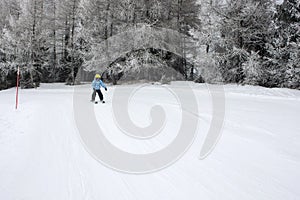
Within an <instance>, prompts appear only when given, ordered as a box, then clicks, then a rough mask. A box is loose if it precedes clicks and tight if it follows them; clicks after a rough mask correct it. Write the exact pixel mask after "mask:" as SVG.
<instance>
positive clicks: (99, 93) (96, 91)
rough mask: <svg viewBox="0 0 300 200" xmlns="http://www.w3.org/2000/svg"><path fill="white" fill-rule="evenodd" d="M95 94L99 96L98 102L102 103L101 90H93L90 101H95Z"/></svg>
mask: <svg viewBox="0 0 300 200" xmlns="http://www.w3.org/2000/svg"><path fill="white" fill-rule="evenodd" d="M96 93H97V94H98V95H99V98H100V100H101V101H103V94H102V92H101V90H94V91H93V94H92V101H95V98H96Z"/></svg>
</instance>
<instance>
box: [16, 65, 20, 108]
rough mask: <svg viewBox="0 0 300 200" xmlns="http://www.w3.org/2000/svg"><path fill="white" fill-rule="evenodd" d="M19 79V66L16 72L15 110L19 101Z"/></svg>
mask: <svg viewBox="0 0 300 200" xmlns="http://www.w3.org/2000/svg"><path fill="white" fill-rule="evenodd" d="M19 80H20V67H18V72H17V91H16V110H17V109H18V103H19Z"/></svg>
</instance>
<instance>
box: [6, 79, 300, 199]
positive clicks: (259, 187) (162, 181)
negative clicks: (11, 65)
mask: <svg viewBox="0 0 300 200" xmlns="http://www.w3.org/2000/svg"><path fill="white" fill-rule="evenodd" d="M173 84H177V85H176V87H181V84H180V83H173ZM83 87H86V90H88V91H90V90H91V89H90V85H86V86H83ZM116 87H132V86H129V85H127V86H126V85H125V86H124V85H121V86H110V87H108V92H105V91H103V93H104V96H105V100H106V104H97V105H95V104H91V102H89V100H90V96H87V103H88V104H90V105H92V106H94V113H95V115H96V119H97V122H98V124H99V127H101V129H102V130H103V132H104V133H105V136H106V137H107V138H108V140H109V141H110V142H111V143H112V144H114V145H115V146H116V147H118V148H120V149H123V150H124V151H127V152H131V153H136V154H146V153H149V152H155V151H158V150H160V149H162V148H164V147H165V146H166V145H168V144H169V143H170V142H172V140H173V139H174V138H175V137H176V134H177V132H178V128H179V126H180V120H181V118H180V116H181V115H180V112H181V111H180V105H179V103H178V102H177V99H176V98H175V97H174V95H173V94H171V93H170V92H168V91H166V90H165V89H164V88H163V87H161V86H160V85H151V84H149V85H146V86H144V87H143V88H142V89H141V90H139V91H137V92H136V93H135V94H134V95H133V96H132V98H131V99H130V102H129V107H128V111H129V115H130V117H131V120H132V121H133V122H134V123H135V124H137V125H139V126H141V127H143V126H147V125H148V124H149V123H151V122H150V121H149V114H150V109H151V107H152V106H153V105H155V104H160V105H161V106H162V107H163V108H164V110H165V113H166V118H167V122H166V124H165V127H164V130H163V131H162V133H161V134H159V135H157V136H156V137H154V138H151V139H149V140H137V139H134V138H131V137H128V136H127V135H125V134H124V133H123V132H122V131H120V130H119V127H118V126H117V125H116V123H115V121H114V116H113V113H112V98H113V93H114V91H115V89H116ZM192 88H193V91H194V94H195V96H196V99H197V102H198V106H199V113H198V115H197V116H195V117H198V119H199V126H198V129H197V137H196V138H195V141H194V142H193V144H192V145H191V147H190V148H189V149H188V151H187V152H186V153H185V154H184V155H183V156H182V157H181V158H180V159H179V160H178V161H177V162H175V163H174V164H172V165H170V166H169V167H167V168H165V169H162V170H160V171H157V172H154V173H148V174H140V175H134V174H128V173H121V172H118V171H115V170H112V169H110V168H109V167H107V166H105V165H103V164H101V163H100V162H98V161H97V160H96V159H95V158H94V157H93V156H92V155H91V154H90V153H89V152H88V151H87V149H86V148H85V146H84V145H83V144H82V141H81V138H80V135H79V133H78V129H77V126H76V123H75V120H74V107H73V93H74V87H71V86H65V85H64V84H42V85H41V87H40V88H37V89H28V90H20V94H19V95H20V99H19V102H20V104H19V107H18V110H15V89H14V88H13V89H9V90H5V91H0V199H1V200H19V199H20V200H21V199H22V200H41V199H43V200H54V199H55V200H99V199H105V200H109V199H112V200H119V199H120V200H126V199H128V200H133V199H135V200H176V199H178V200H182V199H188V200H199V199H205V200H207V199H208V200H211V199H212V200H219V199H222V200H227V199H228V200H235V199H237V200H240V199H243V200H246V199H247V200H248V199H249V200H250V199H251V200H252V199H253V200H257V199H259V200H263V199H265V200H271V199H278V200H282V199H285V200H292V199H294V200H295V199H299V198H300V190H299V179H300V170H299V169H300V126H299V113H300V91H297V90H290V89H266V88H262V87H254V86H237V85H226V86H224V90H225V97H226V98H225V99H226V102H225V112H226V116H225V120H224V126H223V131H222V136H221V138H220V140H219V141H218V143H217V145H216V146H215V148H214V150H213V151H212V152H211V154H209V155H208V156H207V157H206V158H205V159H203V160H200V159H199V153H200V150H201V147H202V145H203V142H204V139H205V137H206V135H207V132H208V129H209V126H210V123H211V119H212V103H211V96H210V93H209V91H208V90H207V86H206V85H205V84H193V86H192ZM86 120H89V119H86ZM112 156H113V155H112Z"/></svg>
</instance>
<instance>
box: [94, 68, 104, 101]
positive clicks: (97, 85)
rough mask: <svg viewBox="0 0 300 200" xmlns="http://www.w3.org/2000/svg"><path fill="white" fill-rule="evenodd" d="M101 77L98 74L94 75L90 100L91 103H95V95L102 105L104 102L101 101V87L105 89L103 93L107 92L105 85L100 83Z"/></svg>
mask: <svg viewBox="0 0 300 200" xmlns="http://www.w3.org/2000/svg"><path fill="white" fill-rule="evenodd" d="M100 78H101V76H100V74H96V76H95V79H94V81H93V82H92V87H93V94H92V100H91V102H95V98H96V93H97V94H98V95H99V98H100V101H101V102H102V103H105V101H103V94H102V92H101V90H100V88H101V87H103V88H104V89H105V91H107V87H106V85H105V84H104V83H103V82H102V81H101V79H100Z"/></svg>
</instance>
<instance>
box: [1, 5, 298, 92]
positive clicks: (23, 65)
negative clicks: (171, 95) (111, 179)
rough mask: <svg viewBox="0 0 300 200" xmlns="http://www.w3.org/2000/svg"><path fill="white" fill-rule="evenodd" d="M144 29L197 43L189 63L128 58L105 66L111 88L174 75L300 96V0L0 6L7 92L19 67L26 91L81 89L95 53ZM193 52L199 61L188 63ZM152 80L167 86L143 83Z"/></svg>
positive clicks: (157, 54) (164, 55)
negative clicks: (58, 85)
mask: <svg viewBox="0 0 300 200" xmlns="http://www.w3.org/2000/svg"><path fill="white" fill-rule="evenodd" d="M143 25H145V26H150V27H161V28H166V29H172V30H175V31H178V32H179V33H181V34H182V35H186V36H187V37H190V38H192V39H193V40H194V42H193V43H192V44H189V43H186V44H185V45H184V47H185V51H184V52H183V54H182V56H178V55H175V54H173V53H172V52H167V51H164V50H161V49H153V48H151V49H140V50H137V51H134V52H128V53H127V54H126V56H123V57H122V58H120V59H117V60H115V61H114V62H112V63H110V64H109V65H108V66H102V67H103V70H102V71H101V73H102V75H103V78H105V79H107V80H106V81H111V82H113V83H114V84H116V83H117V82H118V80H120V79H122V77H125V76H126V75H128V76H127V80H130V77H131V79H135V78H136V77H137V76H136V75H135V73H138V72H136V71H144V68H147V70H148V71H149V68H153V69H154V70H155V69H157V68H160V69H167V68H171V69H174V70H176V71H177V72H179V74H181V75H182V76H181V77H179V76H174V77H171V78H172V79H179V80H190V81H195V82H204V81H205V82H222V83H238V84H250V85H260V86H264V87H286V88H293V89H300V1H299V0H283V1H275V0H226V1H219V0H64V1H59V0H1V1H0V90H1V89H6V88H11V87H14V86H15V85H16V76H17V68H18V67H20V71H21V86H22V87H23V88H33V87H38V86H39V83H52V82H66V83H67V84H70V85H73V84H78V83H77V82H76V80H75V78H76V76H77V73H79V69H81V68H82V67H84V68H86V67H87V68H88V65H90V63H91V60H92V59H93V58H94V57H96V56H97V55H96V54H97V53H99V52H96V51H94V49H95V48H94V47H95V46H96V45H98V44H100V43H101V42H103V41H105V40H107V39H108V38H110V37H112V36H114V35H117V34H119V33H122V32H124V31H126V30H131V29H134V28H136V27H140V26H143ZM183 41H184V40H183ZM191 49H192V51H194V52H197V54H198V55H199V56H193V58H189V60H191V59H192V60H193V62H187V57H188V56H189V51H191ZM100 53H101V52H100ZM132 63H134V65H133V64H132ZM145 63H151V64H147V65H145ZM203 67H205V68H210V67H211V68H216V69H218V71H219V72H220V74H221V79H218V80H214V79H208V78H206V77H205V76H206V75H205V73H203V71H202V70H201V69H202V68H203ZM147 70H146V72H148V71H147ZM92 74H94V73H92ZM129 74H131V75H129ZM157 74H161V73H160V72H159V73H157ZM87 77H88V76H87ZM128 77H129V78H128ZM92 78H93V77H91V79H90V80H92ZM147 78H149V79H155V81H161V80H162V77H159V78H157V77H155V78H153V77H147V76H146V77H141V79H147ZM87 79H88V78H87ZM156 79H157V80H156ZM150 81H153V80H150Z"/></svg>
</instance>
